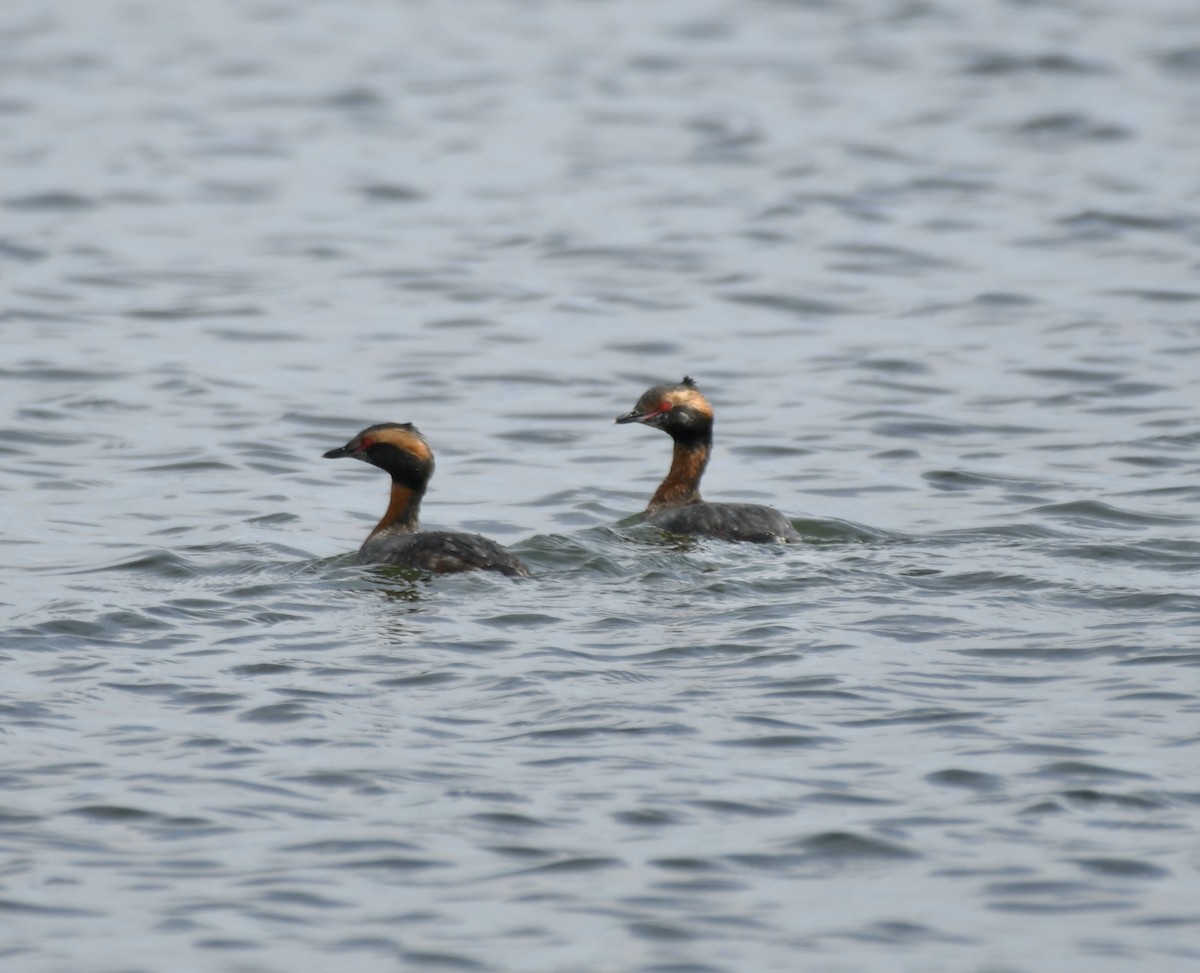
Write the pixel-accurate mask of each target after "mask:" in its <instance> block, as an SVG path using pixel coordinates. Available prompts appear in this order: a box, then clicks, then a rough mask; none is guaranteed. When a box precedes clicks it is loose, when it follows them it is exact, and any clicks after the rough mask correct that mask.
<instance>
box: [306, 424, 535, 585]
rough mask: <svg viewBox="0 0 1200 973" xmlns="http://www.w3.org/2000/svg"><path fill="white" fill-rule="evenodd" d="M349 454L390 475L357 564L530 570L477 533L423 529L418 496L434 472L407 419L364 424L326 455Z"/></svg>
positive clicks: (519, 574) (441, 569) (520, 574)
mask: <svg viewBox="0 0 1200 973" xmlns="http://www.w3.org/2000/svg"><path fill="white" fill-rule="evenodd" d="M340 456H352V457H354V458H355V459H360V460H362V461H363V462H364V463H370V464H371V465H372V466H378V467H379V468H380V469H381V470H384V471H385V472H386V473H388V474H390V476H391V478H392V500H391V503H389V504H388V508H387V512H386V513H384V515H383V518H382V519H381V520H380V521H379V523H378V524H376V525H375V529H374V530H373V531H371V533H370V534H368V535H367V539H366V540H365V541H364V542H363V546H362V547H361V548H359V551H358V557H357V558H356V559H355V563H357V564H392V565H397V566H399V567H407V568H419V569H421V570H423V571H432V572H434V573H435V574H447V573H450V572H452V571H473V570H475V569H477V568H478V569H481V570H484V571H500V572H502V573H503V574H507V575H516V576H517V577H521V578H528V577H529V569H528V568H527V567H525V565H524V564H522V563H521V562H520V561H518V560H517V559H516V558H515V557H513V555H512V554H510V553H509V552H508V551H507V550H505V549H504V548H503V547H501V546H500V545H499V544H497V543H496V542H495V541H490V540H488V539H487V538H486V537H481V536H480V535H479V534H463V533H460V532H458V531H446V530H434V531H428V532H426V531H422V530H421V525H420V523H419V522H418V516H419V513H420V508H421V498H422V497H423V496H424V495H425V487H426V486H428V484H429V478H430V477H431V476H432V475H433V450H432V449H430V448H429V443H427V442H426V441H425V437H424V436H422V435H421V434H420V433H419V432H418V431H417V429H416V427H415V426H414V425H413V424H412V423H411V422H403V423H400V422H381V423H379V424H378V425H375V426H368V427H367V428H366V429H364V430H363V431H362V432H360V433H359V434H358V435H357V436H355V437H354V438H353V439H351V440H350V442H348V443H346V445H345V446H339V447H338V448H337V449H331V450H330V451H329V452H327V453H325V454H324V457H325V459H337V458H338V457H340Z"/></svg>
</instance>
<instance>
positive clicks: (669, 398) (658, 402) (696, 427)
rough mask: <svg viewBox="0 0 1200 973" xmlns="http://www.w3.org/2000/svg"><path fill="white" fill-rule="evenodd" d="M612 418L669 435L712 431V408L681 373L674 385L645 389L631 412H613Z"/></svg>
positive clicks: (704, 434) (684, 437) (697, 436)
mask: <svg viewBox="0 0 1200 973" xmlns="http://www.w3.org/2000/svg"><path fill="white" fill-rule="evenodd" d="M614 421H615V422H618V423H626V422H640V423H642V424H643V425H646V426H653V427H654V428H655V429H661V430H663V432H666V433H669V434H670V436H671V438H672V439H677V440H678V439H682V440H687V439H701V438H705V437H707V436H709V435H711V433H712V421H713V411H712V406H711V405H709V404H708V400H707V399H706V398H705V397H704V396H703V395H701V394H700V390H699V389H698V388H696V383H695V382H693V381H692V379H691V378H690V377H689V376H686V375H685V376H684V379H683V381H682V382H680V383H679V384H678V385H656V386H654V388H652V389H647V390H646V391H645V392H644V393H643V394H642V397H641V398H640V399H638V400H637V405H635V406H634V407H633V411H632V412H626V413H625V414H624V415H623V416H617V418H616V419H615V420H614Z"/></svg>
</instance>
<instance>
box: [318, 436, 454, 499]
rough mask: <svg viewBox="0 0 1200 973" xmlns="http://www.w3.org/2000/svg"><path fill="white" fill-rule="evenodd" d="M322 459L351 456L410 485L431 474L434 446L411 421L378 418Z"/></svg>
mask: <svg viewBox="0 0 1200 973" xmlns="http://www.w3.org/2000/svg"><path fill="white" fill-rule="evenodd" d="M323 456H324V457H325V459H338V458H339V457H341V456H350V457H353V458H354V459H360V460H362V461H363V462H364V463H370V464H371V465H372V466H378V467H379V468H380V469H381V470H386V471H387V472H388V473H390V474H391V476H392V479H393V480H398V481H400V482H401V483H404V484H406V485H408V486H411V487H423V486H424V485H425V484H426V482H428V480H429V478H430V477H431V476H432V475H433V450H432V449H430V448H429V443H427V442H426V441H425V437H424V436H422V435H421V433H420V432H418V431H417V427H416V426H414V425H413V424H412V423H411V422H381V423H378V424H377V425H374V426H368V427H367V428H366V429H364V430H363V431H362V432H360V433H359V434H358V435H357V436H355V437H354V438H353V439H351V440H350V442H348V443H346V445H345V446H339V447H338V448H337V449H331V450H330V451H329V452H327V453H324V454H323Z"/></svg>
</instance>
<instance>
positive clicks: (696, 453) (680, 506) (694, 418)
mask: <svg viewBox="0 0 1200 973" xmlns="http://www.w3.org/2000/svg"><path fill="white" fill-rule="evenodd" d="M614 421H616V422H618V423H625V422H640V423H643V424H644V425H647V426H653V427H654V428H655V429H661V430H662V431H663V432H665V433H666V434H667V435H669V436H670V437H671V438H672V439H673V440H675V452H674V455H673V456H672V458H671V469H670V471H669V472H668V473H667V476H666V479H664V480H663V481H662V483H661V484H660V485H659V488H658V490H657V491H656V492H655V494H654V496H653V497H651V498H650V504H649V506H647V507H646V511H645V513H643V514H642V520H644V521H646V522H647V523H651V524H654V525H655V526H656V527H660V528H662V529H663V530H665V531H670V532H671V533H673V534H706V535H708V536H709V537H720V538H723V539H725V540H728V541H757V542H759V543H769V542H771V541H783V542H785V543H786V542H791V541H798V540H800V535H799V534H797V533H796V528H795V527H793V526H792V524H791V522H790V521H789V520H788V519H787V518H786V517H785V516H784V515H783V514H781V513H780V512H779V511H778V510H774V509H772V508H771V507H765V506H763V505H762V504H759V503H708V502H706V501H704V500H701V499H700V477H702V476H703V475H704V467H705V466H707V465H708V456H709V453H711V452H712V426H713V411H712V406H711V405H709V404H708V400H707V399H705V398H704V396H703V395H701V394H700V390H699V389H698V388H696V383H695V382H693V381H692V380H691V378H689V377H687V376H685V377H684V379H683V381H682V382H680V383H679V384H678V385H656V386H654V388H652V389H648V390H647V391H646V392H645V393H644V394H643V395H642V397H641V398H640V399H638V400H637V405H635V406H634V407H633V411H632V412H627V413H625V415H623V416H617V418H616V419H615V420H614Z"/></svg>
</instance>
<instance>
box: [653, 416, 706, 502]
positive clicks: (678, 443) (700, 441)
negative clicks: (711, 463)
mask: <svg viewBox="0 0 1200 973" xmlns="http://www.w3.org/2000/svg"><path fill="white" fill-rule="evenodd" d="M711 452H712V436H711V435H709V436H704V437H700V438H696V439H687V440H678V439H677V440H675V450H674V452H673V453H672V455H671V469H670V470H669V471H668V472H667V475H666V478H665V479H664V480H663V481H662V483H660V484H659V487H658V489H657V490H656V491H655V493H654V496H653V497H651V498H650V505H649V506H648V507H646V513H653V512H654V511H656V510H662V509H663V508H664V507H682V506H685V505H686V504H689V503H699V502H700V477H702V476H703V475H704V467H706V466H707V465H708V454H709V453H711Z"/></svg>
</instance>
